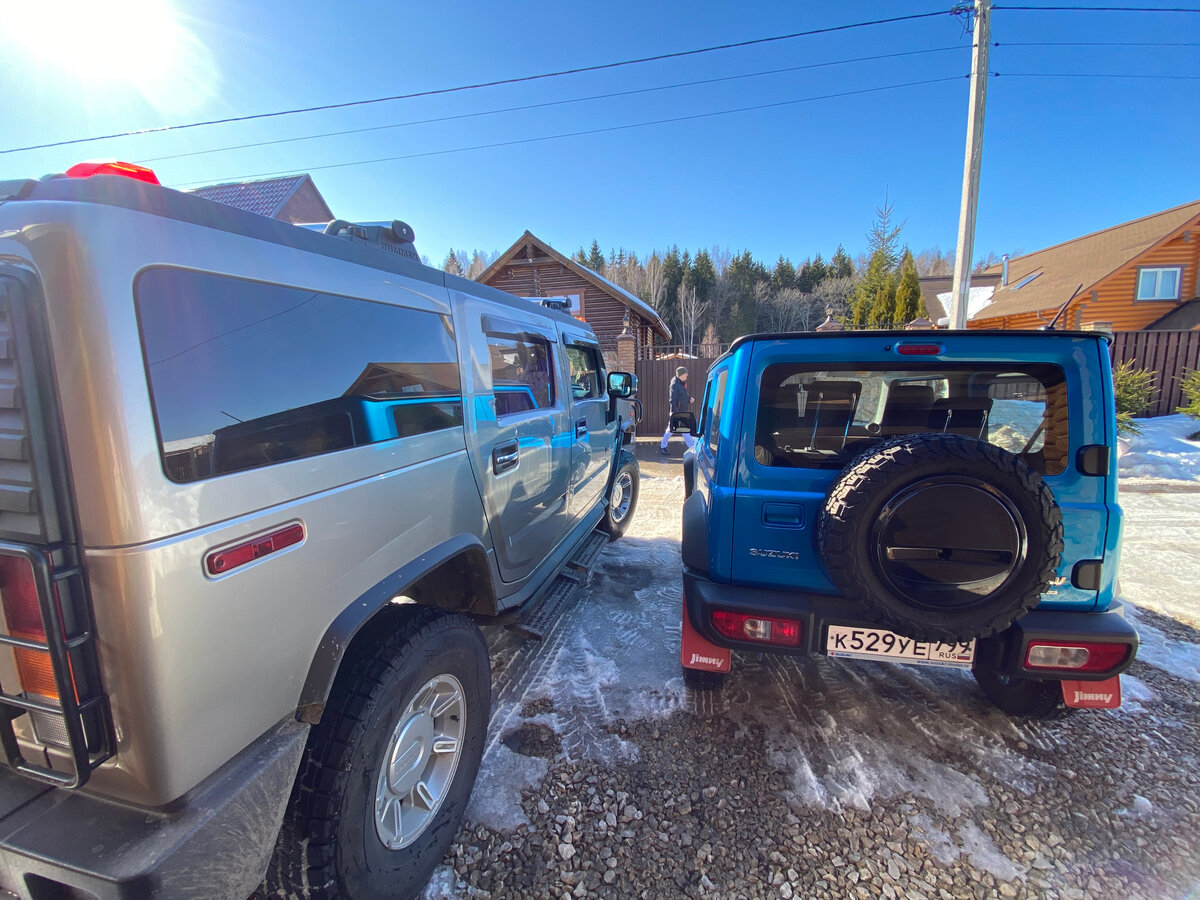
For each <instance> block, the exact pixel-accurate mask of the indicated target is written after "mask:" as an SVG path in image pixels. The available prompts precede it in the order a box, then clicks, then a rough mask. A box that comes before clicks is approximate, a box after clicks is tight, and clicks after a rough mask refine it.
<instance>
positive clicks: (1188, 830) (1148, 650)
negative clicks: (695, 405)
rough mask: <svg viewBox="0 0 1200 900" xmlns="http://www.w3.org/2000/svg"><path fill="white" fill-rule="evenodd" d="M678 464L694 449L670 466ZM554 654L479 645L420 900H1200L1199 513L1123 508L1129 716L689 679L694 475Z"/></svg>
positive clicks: (867, 677)
mask: <svg viewBox="0 0 1200 900" xmlns="http://www.w3.org/2000/svg"><path fill="white" fill-rule="evenodd" d="M676 453H678V450H677V449H676ZM643 456H644V462H643V475H644V477H643V480H642V485H641V489H642V493H641V501H640V508H639V510H638V513H637V518H636V520H635V522H634V525H633V527H632V529H631V530H630V533H629V534H628V535H627V536H626V537H625V538H624V539H623V540H621V541H618V542H616V543H613V544H610V545H608V546H607V547H606V548H605V550H604V551H603V553H602V554H601V556H600V557H599V559H598V560H597V562H596V564H595V566H594V569H593V572H592V574H591V576H590V579H589V580H588V582H587V583H586V584H585V585H584V587H583V588H582V589H581V590H579V591H578V592H577V594H576V598H575V600H574V601H573V602H572V604H571V605H570V606H569V607H568V608H567V609H566V610H565V612H564V614H563V616H562V617H561V619H560V620H559V622H558V624H557V626H556V627H555V629H554V630H553V631H552V633H551V634H550V635H548V636H547V639H546V640H545V642H543V643H541V644H538V643H535V642H526V641H522V640H520V639H519V638H517V637H516V636H515V635H512V634H510V633H508V632H506V631H502V630H495V631H494V632H493V633H491V634H490V635H489V643H490V645H491V649H492V654H493V676H494V679H495V686H494V714H493V717H492V725H491V730H490V733H489V736H488V749H487V752H486V755H485V759H484V765H483V770H482V772H481V773H480V777H479V781H478V783H477V785H476V787H475V793H474V796H473V800H472V805H471V808H470V810H469V812H468V825H467V827H466V828H464V830H463V832H462V834H460V836H459V839H458V842H457V843H456V844H455V845H454V847H453V848H452V850H451V853H450V855H449V856H448V857H447V861H446V865H444V866H443V867H442V868H441V869H439V870H438V872H437V873H436V874H435V876H434V879H433V881H432V882H431V885H430V888H429V890H428V891H427V894H426V896H427V897H430V898H441V897H458V896H479V897H483V896H492V897H513V896H519V897H555V898H562V897H566V896H573V897H584V896H599V897H635V896H637V897H643V896H644V897H701V896H711V897H785V898H788V897H793V896H796V897H854V898H858V897H889V898H890V897H905V898H919V897H926V898H959V897H980V898H982V897H995V896H1003V897H1043V896H1045V897H1064V898H1082V897H1085V896H1086V897H1095V896H1113V897H1155V898H1157V897H1184V896H1190V895H1191V892H1193V891H1195V890H1196V887H1197V885H1200V774H1198V773H1200V766H1198V765H1197V757H1198V755H1200V740H1198V737H1200V683H1198V682H1200V647H1198V643H1200V631H1197V630H1196V626H1198V625H1200V588H1198V587H1197V585H1200V559H1198V557H1197V553H1196V548H1197V547H1200V497H1197V495H1196V494H1194V493H1191V494H1186V493H1183V494H1174V493H1129V494H1126V495H1124V496H1123V497H1122V503H1123V505H1124V506H1125V508H1126V511H1127V538H1126V542H1125V559H1124V562H1123V565H1122V574H1121V584H1122V590H1123V592H1124V595H1125V597H1126V599H1127V600H1128V601H1130V602H1131V603H1132V604H1136V605H1137V607H1138V611H1137V613H1136V620H1137V623H1138V627H1139V630H1140V631H1141V634H1142V639H1143V650H1142V652H1141V654H1140V657H1139V662H1137V663H1136V664H1135V665H1134V667H1133V668H1132V670H1131V672H1130V674H1129V675H1127V676H1125V677H1124V679H1123V683H1124V692H1125V705H1124V707H1123V708H1122V709H1120V710H1117V711H1112V712H1101V711H1084V712H1079V713H1076V714H1074V715H1072V716H1069V717H1067V718H1066V719H1064V720H1061V721H1056V722H1046V723H1029V722H1018V721H1015V720H1010V719H1009V718H1007V717H1006V716H1004V715H1003V714H1002V713H1000V712H998V711H996V710H995V709H993V708H992V707H991V706H989V705H988V704H987V703H986V702H985V701H984V699H983V697H982V695H981V694H980V692H979V690H978V689H977V687H976V685H975V682H974V681H973V679H971V678H970V676H969V675H966V674H963V673H958V672H951V671H944V670H938V669H918V668H910V667H903V666H891V665H886V664H882V663H863V662H850V661H844V662H843V661H835V660H829V659H824V658H806V659H789V658H784V657H764V658H761V659H760V658H756V657H754V656H751V655H745V654H743V655H736V654H735V657H734V671H733V674H732V675H731V676H730V678H729V679H728V681H727V684H726V687H725V689H724V690H723V691H720V692H718V693H713V694H694V693H691V692H689V691H687V690H685V688H684V687H683V682H682V678H681V676H680V669H679V662H678V646H679V609H680V578H679V570H680V561H679V508H680V504H681V503H682V479H681V477H680V474H679V473H680V469H679V463H678V460H677V459H675V460H672V461H670V462H667V463H660V462H658V461H657V460H653V461H651V459H650V457H649V456H648V455H643Z"/></svg>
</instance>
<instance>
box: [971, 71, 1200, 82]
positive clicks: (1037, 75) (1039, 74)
mask: <svg viewBox="0 0 1200 900" xmlns="http://www.w3.org/2000/svg"><path fill="white" fill-rule="evenodd" d="M988 74H989V75H991V76H992V77H993V78H1139V79H1141V78H1147V79H1155V78H1157V79H1166V80H1168V81H1200V75H1143V74H1141V73H1118V74H1115V75H1109V74H1107V73H1105V72H988Z"/></svg>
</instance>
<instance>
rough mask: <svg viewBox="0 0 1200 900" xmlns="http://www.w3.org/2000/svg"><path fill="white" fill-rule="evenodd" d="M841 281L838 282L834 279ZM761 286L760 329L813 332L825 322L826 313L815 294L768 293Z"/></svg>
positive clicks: (789, 290)
mask: <svg viewBox="0 0 1200 900" xmlns="http://www.w3.org/2000/svg"><path fill="white" fill-rule="evenodd" d="M834 280H837V279H834ZM765 287H766V285H761V284H760V285H758V287H757V288H756V289H755V290H756V292H757V294H758V313H759V327H760V328H765V329H766V330H768V331H775V332H785V331H812V330H813V329H814V328H816V327H817V326H818V325H820V324H821V322H822V321H824V319H825V310H824V308H823V307H822V306H821V305H820V301H819V300H818V299H817V295H816V294H815V293H807V294H806V293H804V292H803V291H799V290H797V289H796V288H780V289H779V290H778V291H774V292H771V291H765V290H763V288H765Z"/></svg>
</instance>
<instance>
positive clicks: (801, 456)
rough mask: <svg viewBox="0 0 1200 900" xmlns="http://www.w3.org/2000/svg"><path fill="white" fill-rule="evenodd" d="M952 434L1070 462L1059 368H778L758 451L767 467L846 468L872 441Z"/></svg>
mask: <svg viewBox="0 0 1200 900" xmlns="http://www.w3.org/2000/svg"><path fill="white" fill-rule="evenodd" d="M925 432H946V433H950V434H958V435H961V436H963V437H969V438H974V439H976V440H981V441H987V442H988V443H991V444H995V445H996V446H998V447H1003V448H1004V449H1005V450H1009V451H1011V452H1013V453H1017V454H1020V455H1021V457H1022V458H1023V459H1024V460H1025V461H1026V462H1027V463H1028V464H1029V465H1030V466H1031V467H1032V468H1034V469H1035V470H1036V471H1039V472H1041V473H1043V474H1047V475H1055V474H1058V473H1060V472H1062V471H1064V469H1065V467H1066V460H1067V455H1068V454H1067V451H1068V442H1069V429H1068V424H1067V403H1066V391H1065V383H1064V380H1063V373H1062V370H1061V369H1059V368H1057V367H1055V366H1045V365H1039V366H1029V367H1028V368H1027V369H1024V370H1020V371H1011V370H1004V371H997V370H995V369H994V368H989V367H985V366H976V365H963V366H961V367H951V366H946V365H945V364H941V365H939V366H938V368H937V370H936V373H933V372H928V371H924V370H922V369H920V368H915V367H914V368H913V369H911V370H897V369H878V370H864V369H856V370H849V369H841V368H826V367H819V366H812V365H804V364H799V363H797V364H790V363H788V364H777V365H773V366H768V367H767V369H766V370H765V371H764V372H763V375H762V380H761V384H760V389H759V402H758V410H757V413H756V419H755V436H754V442H755V447H754V457H755V459H756V460H757V461H758V462H759V464H761V465H766V466H780V467H789V466H805V467H814V468H841V467H842V466H843V465H844V464H845V463H846V461H847V460H849V459H850V457H851V456H852V455H854V454H856V453H858V452H860V451H862V450H865V449H866V448H867V447H869V446H870V445H871V443H874V442H878V441H880V440H884V439H887V438H894V437H897V436H901V435H906V434H919V433H925Z"/></svg>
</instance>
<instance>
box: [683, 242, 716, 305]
mask: <svg viewBox="0 0 1200 900" xmlns="http://www.w3.org/2000/svg"><path fill="white" fill-rule="evenodd" d="M684 281H685V282H686V284H687V286H688V287H690V288H695V289H696V297H697V299H699V300H700V302H702V303H703V302H706V301H707V300H708V299H709V298H710V297H711V296H712V291H713V285H715V284H716V282H717V269H716V267H715V266H714V265H713V261H712V257H711V256H710V255H709V253H708V251H707V250H697V251H696V258H695V259H693V260H692V265H691V268H689V269H688V270H687V275H685V276H684Z"/></svg>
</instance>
